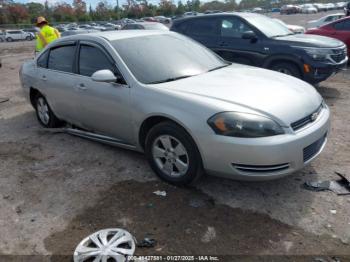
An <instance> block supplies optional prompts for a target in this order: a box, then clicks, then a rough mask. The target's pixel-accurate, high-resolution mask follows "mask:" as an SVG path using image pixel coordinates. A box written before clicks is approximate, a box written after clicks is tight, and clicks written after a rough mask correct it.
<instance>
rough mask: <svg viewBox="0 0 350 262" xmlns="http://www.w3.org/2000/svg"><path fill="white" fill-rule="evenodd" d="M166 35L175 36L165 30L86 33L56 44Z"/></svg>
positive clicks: (66, 38) (65, 38)
mask: <svg viewBox="0 0 350 262" xmlns="http://www.w3.org/2000/svg"><path fill="white" fill-rule="evenodd" d="M165 34H174V32H170V31H164V30H118V31H115V32H111V31H108V32H96V33H86V34H79V35H72V36H67V37H64V38H60V39H58V40H56V41H55V42H60V41H63V40H64V41H66V40H84V39H86V40H88V39H91V38H94V37H97V38H104V39H106V40H108V41H115V40H120V39H128V38H134V37H144V36H150V35H165Z"/></svg>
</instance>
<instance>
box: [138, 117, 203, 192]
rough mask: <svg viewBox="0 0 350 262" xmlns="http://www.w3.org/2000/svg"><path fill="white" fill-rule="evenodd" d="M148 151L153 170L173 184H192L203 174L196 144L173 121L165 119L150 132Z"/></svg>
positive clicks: (147, 154)
mask: <svg viewBox="0 0 350 262" xmlns="http://www.w3.org/2000/svg"><path fill="white" fill-rule="evenodd" d="M145 151H146V156H147V159H148V162H149V164H150V166H151V167H152V169H153V170H154V172H155V173H156V174H157V175H158V176H159V177H160V178H161V179H163V180H165V181H167V182H169V183H171V184H174V185H187V184H191V183H193V182H195V181H196V180H197V179H198V178H199V177H200V176H201V174H202V173H203V171H202V161H201V157H200V154H199V151H198V149H197V146H196V144H195V143H194V141H193V139H192V138H191V136H190V135H189V134H188V133H187V132H186V131H185V130H184V129H183V128H182V127H180V126H178V125H177V124H175V123H173V122H170V121H169V122H162V123H160V124H158V125H156V126H154V127H153V128H152V129H151V130H150V131H149V133H148V135H147V138H146V148H145Z"/></svg>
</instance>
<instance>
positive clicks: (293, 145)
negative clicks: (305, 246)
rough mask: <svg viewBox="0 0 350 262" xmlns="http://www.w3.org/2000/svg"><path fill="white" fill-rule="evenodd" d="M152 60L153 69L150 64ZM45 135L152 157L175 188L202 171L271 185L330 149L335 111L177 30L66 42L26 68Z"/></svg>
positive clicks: (25, 82)
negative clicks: (61, 133) (53, 131)
mask: <svg viewBox="0 0 350 262" xmlns="http://www.w3.org/2000/svg"><path fill="white" fill-rule="evenodd" d="M150 61H152V66H149V63H150ZM20 80H21V83H22V86H23V90H24V91H25V94H26V97H27V98H28V99H29V101H30V103H31V104H32V106H33V107H34V108H35V110H36V115H37V119H38V121H39V122H40V124H41V125H42V126H44V127H49V128H54V127H59V126H61V125H62V123H68V125H69V126H72V128H68V129H66V130H67V132H68V133H71V134H74V135H78V136H81V137H84V138H89V139H92V140H95V141H99V142H103V143H107V144H110V145H116V146H120V147H123V148H127V149H132V150H136V151H140V152H144V153H145V155H146V157H147V159H148V161H149V163H150V166H151V167H152V169H153V170H154V171H155V173H156V174H157V175H158V176H159V177H160V178H162V179H164V180H165V181H168V182H170V183H173V184H176V185H182V184H189V183H193V182H194V181H196V179H197V178H198V177H199V176H200V175H201V174H202V173H203V172H206V173H208V174H214V175H218V176H223V177H227V178H232V179H245V180H266V179H274V178H279V177H283V176H286V175H288V174H291V173H293V172H295V171H297V170H299V169H301V168H303V167H304V166H305V165H306V164H308V163H309V162H310V161H312V160H313V159H314V158H315V157H316V156H317V155H318V154H319V153H320V152H321V151H322V149H323V148H324V146H325V144H326V141H327V134H328V130H329V114H330V113H329V109H328V107H327V105H326V104H325V102H324V101H323V99H322V97H321V96H320V95H319V94H318V92H317V91H316V90H315V88H314V87H312V86H311V85H309V84H308V83H306V82H304V81H301V80H299V79H297V78H294V77H291V76H288V75H285V74H281V73H278V72H274V71H271V70H265V69H260V68H257V67H250V66H246V65H240V64H231V63H228V62H226V61H225V60H223V59H222V58H220V57H219V56H217V55H216V54H215V53H213V52H212V51H211V50H209V49H207V48H205V47H204V46H202V45H201V44H199V43H197V42H196V41H193V40H191V39H189V38H187V37H185V36H182V35H180V34H177V33H174V32H170V31H147V30H130V31H119V32H108V33H104V32H99V33H92V34H85V35H75V36H67V37H65V38H61V39H58V40H56V41H54V42H52V43H50V44H49V45H48V46H47V47H46V48H45V49H44V50H43V51H42V52H41V53H40V54H39V55H38V56H37V57H36V58H35V59H34V60H32V61H28V62H25V63H24V64H23V65H22V67H21V69H20Z"/></svg>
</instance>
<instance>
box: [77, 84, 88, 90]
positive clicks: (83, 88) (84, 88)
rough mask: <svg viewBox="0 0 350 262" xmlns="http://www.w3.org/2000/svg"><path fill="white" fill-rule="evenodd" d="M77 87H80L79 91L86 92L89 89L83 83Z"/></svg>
mask: <svg viewBox="0 0 350 262" xmlns="http://www.w3.org/2000/svg"><path fill="white" fill-rule="evenodd" d="M77 87H78V89H80V90H86V89H87V88H86V86H85V85H84V84H83V83H81V84H79V85H77Z"/></svg>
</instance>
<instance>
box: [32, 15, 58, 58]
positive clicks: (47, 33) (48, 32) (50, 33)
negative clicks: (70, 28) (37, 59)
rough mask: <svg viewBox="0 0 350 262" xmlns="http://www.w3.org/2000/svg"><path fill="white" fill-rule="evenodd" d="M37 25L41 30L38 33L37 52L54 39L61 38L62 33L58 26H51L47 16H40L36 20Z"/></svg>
mask: <svg viewBox="0 0 350 262" xmlns="http://www.w3.org/2000/svg"><path fill="white" fill-rule="evenodd" d="M36 26H37V27H39V28H40V32H38V33H37V35H36V46H35V52H40V51H41V50H43V49H44V48H45V46H47V45H48V44H49V43H51V42H52V41H54V40H56V39H57V38H60V33H59V32H58V30H57V29H56V28H53V27H51V26H49V23H48V22H47V21H46V19H45V17H42V16H39V17H38V19H37V21H36Z"/></svg>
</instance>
